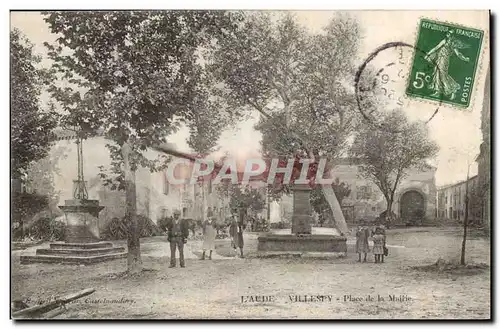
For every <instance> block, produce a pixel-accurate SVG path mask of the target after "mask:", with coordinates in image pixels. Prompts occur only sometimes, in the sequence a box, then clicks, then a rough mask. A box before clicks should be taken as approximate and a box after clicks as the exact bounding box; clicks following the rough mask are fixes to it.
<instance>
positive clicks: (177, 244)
mask: <svg viewBox="0 0 500 329" xmlns="http://www.w3.org/2000/svg"><path fill="white" fill-rule="evenodd" d="M180 216H181V212H180V211H179V210H178V209H176V210H175V211H174V218H173V219H172V220H171V221H170V222H169V223H168V225H167V229H168V241H169V242H170V266H169V267H175V264H176V261H175V250H176V249H177V248H178V249H179V263H180V266H181V267H184V266H185V263H184V244H185V243H186V242H187V238H188V236H189V228H188V223H187V221H186V220H184V219H183V218H180Z"/></svg>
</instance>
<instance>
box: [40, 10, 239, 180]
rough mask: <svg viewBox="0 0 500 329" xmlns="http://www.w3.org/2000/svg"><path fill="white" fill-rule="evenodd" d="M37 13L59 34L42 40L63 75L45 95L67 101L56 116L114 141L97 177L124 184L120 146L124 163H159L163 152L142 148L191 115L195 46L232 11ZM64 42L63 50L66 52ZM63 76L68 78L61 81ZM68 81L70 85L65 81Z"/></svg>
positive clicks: (195, 104)
mask: <svg viewBox="0 0 500 329" xmlns="http://www.w3.org/2000/svg"><path fill="white" fill-rule="evenodd" d="M45 21H46V22H47V23H48V24H49V27H50V30H51V32H52V33H58V34H59V35H61V36H60V37H59V38H58V39H57V44H56V45H50V44H46V46H47V47H48V49H49V57H50V58H51V59H52V60H53V61H54V62H55V64H54V66H53V68H54V70H56V71H57V74H58V75H59V77H60V78H61V80H63V81H64V82H65V83H61V84H53V85H52V86H51V92H52V95H53V96H54V97H55V98H56V99H57V100H58V101H59V102H60V103H61V104H62V105H63V106H64V108H65V109H67V112H66V115H65V116H64V120H63V123H64V124H65V125H66V126H69V127H75V126H76V127H78V128H79V129H83V132H82V134H83V135H84V136H89V135H93V134H96V133H101V134H103V135H105V136H106V137H107V138H108V139H110V140H112V141H114V142H115V143H110V144H108V145H107V147H108V148H109V150H110V153H111V157H112V159H113V165H112V167H111V169H112V170H111V173H103V175H102V176H103V178H104V179H105V182H106V183H108V184H111V185H114V186H115V188H120V189H123V188H124V184H123V183H124V181H123V179H124V177H123V172H122V170H121V161H122V159H121V157H122V155H121V153H120V146H121V145H123V144H124V143H128V144H130V146H131V148H132V154H131V155H130V157H131V166H132V170H135V169H136V168H137V167H138V166H139V165H142V166H144V167H147V168H151V169H152V170H158V169H161V168H162V167H163V166H164V162H165V160H166V159H165V158H164V157H161V158H159V159H155V160H150V159H148V158H147V157H145V156H144V151H145V150H146V149H147V148H148V147H151V146H154V145H157V144H162V143H165V142H166V141H167V140H166V138H167V136H168V135H169V134H170V133H172V132H175V131H176V130H177V129H178V128H179V127H180V124H181V122H189V121H190V120H192V119H194V120H196V118H197V117H198V115H197V114H198V111H199V110H200V109H201V108H204V105H205V104H206V102H208V101H209V100H208V97H207V95H206V93H205V92H204V85H203V83H202V82H203V70H202V66H201V64H200V63H199V48H200V47H202V46H203V45H205V44H207V43H210V42H212V41H213V39H214V38H217V37H220V36H222V35H224V33H226V32H225V31H226V29H229V28H230V27H231V25H232V24H233V23H232V16H231V15H229V14H228V13H226V12H211V11H190V12H187V11H139V12H135V11H119V12H106V11H101V12H49V13H45ZM68 49H69V50H70V53H71V54H70V55H66V53H67V52H68ZM68 84H69V86H68ZM72 87H73V88H72Z"/></svg>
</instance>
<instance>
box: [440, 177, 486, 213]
mask: <svg viewBox="0 0 500 329" xmlns="http://www.w3.org/2000/svg"><path fill="white" fill-rule="evenodd" d="M466 191H468V197H469V218H468V219H469V222H471V223H480V220H481V217H482V214H481V205H480V203H481V200H480V198H479V194H478V193H480V184H479V177H478V176H477V175H476V176H473V177H471V178H469V181H468V182H467V181H461V182H458V183H455V184H450V185H446V186H442V187H439V188H438V190H437V198H436V203H437V213H438V218H439V219H441V220H451V221H458V222H463V220H464V219H465V204H466V196H467V193H466Z"/></svg>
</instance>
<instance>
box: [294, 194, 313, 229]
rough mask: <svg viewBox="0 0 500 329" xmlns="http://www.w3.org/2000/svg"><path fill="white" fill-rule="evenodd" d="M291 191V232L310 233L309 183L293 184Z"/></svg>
mask: <svg viewBox="0 0 500 329" xmlns="http://www.w3.org/2000/svg"><path fill="white" fill-rule="evenodd" d="M292 191H293V215H292V234H311V222H312V209H311V200H310V196H311V188H310V187H309V185H295V186H294V187H293V188H292Z"/></svg>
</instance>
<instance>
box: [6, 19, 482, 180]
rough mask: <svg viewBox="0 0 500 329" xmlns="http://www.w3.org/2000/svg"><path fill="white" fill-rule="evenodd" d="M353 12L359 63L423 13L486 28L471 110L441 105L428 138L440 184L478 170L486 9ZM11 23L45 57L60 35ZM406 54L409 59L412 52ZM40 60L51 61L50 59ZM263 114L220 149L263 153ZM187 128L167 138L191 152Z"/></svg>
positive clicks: (421, 113) (401, 37) (384, 56)
mask: <svg viewBox="0 0 500 329" xmlns="http://www.w3.org/2000/svg"><path fill="white" fill-rule="evenodd" d="M294 14H295V15H296V17H297V19H298V21H299V23H300V24H302V25H303V26H304V27H306V28H307V29H308V30H309V31H311V32H312V33H320V32H321V30H322V28H323V26H325V25H326V24H327V23H328V21H329V20H330V19H331V18H332V16H334V15H335V12H332V11H296V12H294ZM349 14H350V15H352V16H354V17H356V18H358V20H359V22H360V24H361V27H362V38H361V41H360V50H359V57H358V58H357V59H356V63H357V64H358V65H359V64H361V62H362V61H363V60H364V59H365V58H366V57H368V55H369V54H370V53H371V52H372V51H373V50H374V49H376V48H377V47H379V46H381V45H383V44H385V43H387V42H392V41H403V42H406V43H409V44H414V43H415V40H416V35H417V27H418V21H419V19H420V18H422V17H426V18H431V19H435V20H438V21H443V22H453V23H455V24H460V25H464V26H467V27H472V28H477V29H481V30H483V31H485V40H484V42H483V45H484V46H483V49H482V54H481V58H480V61H479V69H478V73H477V75H476V81H475V90H474V91H473V95H472V102H471V106H470V108H469V109H467V110H459V109H457V108H454V107H450V106H443V105H442V106H440V107H439V110H438V113H437V114H436V115H435V116H434V117H433V119H432V120H431V121H430V122H429V131H430V136H431V138H432V139H434V140H435V141H436V142H437V144H438V145H439V147H440V151H439V154H438V155H437V157H436V159H434V161H433V164H434V165H435V166H436V167H437V171H436V184H437V185H438V186H439V185H445V184H449V183H453V182H457V181H460V180H464V179H465V177H466V173H467V166H468V163H472V164H471V167H470V169H471V175H474V174H475V173H477V165H476V164H475V162H474V159H475V157H476V155H477V154H478V153H479V145H480V144H481V141H482V137H481V131H480V125H481V120H480V117H481V108H482V101H483V93H484V83H485V81H484V80H485V72H486V68H487V67H488V62H489V49H488V41H487V40H488V34H489V33H488V31H489V30H488V29H489V21H488V19H489V14H488V12H487V11H467V12H466V11H432V12H426V11H389V10H385V11H382V10H380V11H351V12H349ZM11 26H12V27H16V28H18V29H20V30H21V31H22V32H23V33H24V34H25V35H26V36H27V38H28V39H29V40H30V41H31V42H32V43H33V44H34V45H35V52H37V53H38V54H40V55H42V56H45V54H46V50H45V47H44V46H43V42H45V41H48V42H53V41H55V39H56V36H54V35H52V34H51V33H50V32H49V29H48V26H47V25H46V23H45V22H44V21H43V19H42V17H41V16H40V14H39V13H37V12H13V13H11ZM395 55H396V53H395V52H392V53H391V52H390V51H387V52H384V53H381V55H380V56H378V58H377V60H375V61H374V62H373V64H374V65H384V64H385V63H387V62H388V61H391V58H394V56H395ZM405 56H408V58H409V60H408V62H410V57H411V54H410V53H408V54H405ZM42 63H44V64H46V65H49V64H48V63H49V62H48V61H47V60H44V61H43V62H42ZM396 84H397V85H396V88H399V87H401V88H403V89H404V85H403V84H404V81H401V82H397V83H396ZM436 107H437V106H436V104H432V103H426V102H422V101H416V100H415V101H414V100H410V101H408V104H407V106H406V107H405V111H407V113H408V115H409V116H410V117H412V118H414V119H428V118H429V117H430V116H431V115H432V113H434V111H435V109H436ZM258 118H259V115H258V114H257V113H255V114H254V115H252V117H251V118H250V119H249V120H246V121H244V122H240V123H239V124H237V125H236V127H235V128H234V129H230V130H227V131H224V132H223V133H222V134H221V138H220V141H219V145H220V147H221V150H220V152H221V153H222V152H229V153H230V154H231V155H232V156H233V157H236V158H238V159H244V158H248V157H255V156H258V155H259V150H260V140H261V136H260V133H259V132H257V131H255V129H254V128H253V126H254V125H255V123H256V122H257V120H258ZM187 137H188V131H187V129H181V130H180V131H179V132H177V133H176V134H175V135H173V136H171V137H170V138H169V142H170V143H173V144H175V145H176V146H177V148H178V149H179V150H183V151H189V147H188V146H187V143H186V140H187Z"/></svg>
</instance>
